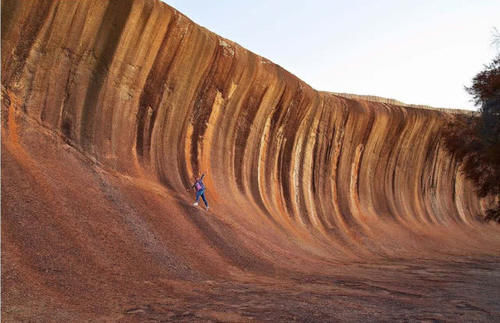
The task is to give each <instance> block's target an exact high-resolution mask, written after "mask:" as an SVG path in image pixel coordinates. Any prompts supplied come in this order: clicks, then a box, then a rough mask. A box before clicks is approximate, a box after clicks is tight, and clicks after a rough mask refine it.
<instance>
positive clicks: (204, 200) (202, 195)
mask: <svg viewBox="0 0 500 323" xmlns="http://www.w3.org/2000/svg"><path fill="white" fill-rule="evenodd" d="M200 196H201V198H202V199H203V202H205V205H206V206H208V203H207V199H206V198H205V189H201V190H199V191H198V192H196V202H198V200H199V199H200Z"/></svg>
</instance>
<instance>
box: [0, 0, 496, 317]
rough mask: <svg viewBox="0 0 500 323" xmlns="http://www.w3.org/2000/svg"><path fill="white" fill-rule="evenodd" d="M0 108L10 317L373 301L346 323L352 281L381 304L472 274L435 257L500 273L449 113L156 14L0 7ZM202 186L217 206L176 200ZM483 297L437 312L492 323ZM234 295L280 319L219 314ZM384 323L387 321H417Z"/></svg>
mask: <svg viewBox="0 0 500 323" xmlns="http://www.w3.org/2000/svg"><path fill="white" fill-rule="evenodd" d="M2 95H3V99H2V209H3V210H2V279H3V281H4V288H3V289H2V300H3V303H2V304H5V305H2V315H5V316H6V317H7V318H10V319H12V320H17V319H42V320H43V319H51V318H56V320H66V319H71V318H73V319H95V318H100V319H105V320H106V319H108V320H115V319H130V320H146V319H148V318H157V319H186V320H196V319H208V320H222V321H245V320H251V319H257V320H262V319H273V320H292V319H294V317H295V318H296V319H298V320H308V319H313V320H314V319H317V320H328V319H346V320H351V319H352V320H355V319H366V318H368V317H369V315H370V313H369V309H368V307H367V306H368V305H369V304H368V303H364V302H365V301H364V300H361V299H357V300H355V301H349V302H348V303H349V304H351V305H352V304H357V306H358V310H359V315H357V316H356V315H354V314H352V313H353V311H354V312H355V310H354V309H353V308H349V306H348V305H346V304H344V303H342V302H340V301H339V302H340V303H334V301H333V300H334V299H335V297H334V296H335V295H337V294H345V293H346V292H347V293H348V294H349V293H351V292H352V293H351V294H349V295H351V296H352V295H358V294H356V293H358V292H359V293H361V294H363V295H365V294H366V295H371V296H373V297H376V296H377V295H378V294H377V293H378V291H379V290H378V289H374V287H373V286H372V285H373V284H372V285H370V286H371V287H369V288H368V287H367V285H362V284H361V285H359V284H360V283H359V281H363V282H366V279H373V276H374V275H376V276H377V277H382V278H380V279H381V281H378V283H377V284H378V286H379V288H381V289H380V290H382V289H383V288H385V289H387V288H389V287H392V288H396V289H397V290H398V293H400V294H397V295H396V294H394V295H393V294H391V295H392V296H391V297H394V298H398V297H399V298H401V299H405V300H406V299H410V301H409V302H410V303H412V302H415V303H416V302H417V301H415V299H417V298H418V297H417V296H415V295H417V294H425V293H427V294H428V295H429V300H428V301H422V300H420V301H421V302H423V303H422V304H424V305H426V306H429V307H432V306H437V305H436V304H435V302H433V301H432V300H431V297H432V296H435V295H434V294H432V293H433V291H432V290H431V288H430V287H429V286H430V285H429V283H425V282H424V283H421V282H420V283H413V285H412V284H406V283H403V282H405V281H408V280H409V279H410V278H409V277H413V276H412V275H417V274H419V273H420V274H421V275H423V276H425V277H434V276H433V275H434V274H435V272H445V273H446V274H445V276H446V277H445V278H443V279H444V281H446V279H449V280H453V277H455V276H454V275H458V274H460V273H463V272H468V273H470V274H471V272H470V271H467V270H469V269H467V270H465V269H464V270H462V269H463V268H469V267H467V265H465V264H463V266H464V267H460V266H459V267H457V268H455V267H453V268H451V269H450V268H449V267H447V265H446V264H443V261H449V260H453V261H455V262H457V261H458V262H460V261H461V260H463V259H470V258H467V257H476V258H474V259H476V260H475V261H477V263H474V264H468V266H470V268H475V267H476V265H475V264H478V263H479V264H482V265H483V266H486V265H485V264H486V262H485V261H484V258H483V257H486V258H488V259H489V261H493V262H491V264H490V263H489V262H488V264H490V265H488V266H490V267H488V268H486V267H485V268H486V269H485V271H487V272H489V273H491V272H493V273H496V275H498V270H499V268H500V265H498V264H499V261H498V259H499V256H500V254H499V251H498V250H499V247H500V231H499V229H498V227H497V226H495V225H487V224H484V223H481V222H480V221H478V216H481V215H482V214H483V212H484V210H485V209H486V208H487V207H488V203H489V202H490V201H489V200H487V199H485V200H481V199H479V198H478V197H477V195H476V194H475V193H474V189H473V187H472V186H471V184H470V183H469V182H468V181H467V180H466V179H465V178H464V176H463V175H462V174H461V172H460V165H459V164H457V162H456V161H455V159H454V158H453V156H450V155H449V154H448V153H447V152H446V151H445V150H444V148H443V144H442V140H441V129H442V127H443V125H444V124H445V123H446V121H447V120H448V119H449V118H451V116H452V113H460V112H457V111H453V112H446V111H445V110H439V109H435V110H433V109H428V108H418V107H408V106H403V105H398V104H397V102H396V101H393V102H390V101H387V102H384V101H383V100H376V101H378V102H376V101H375V100H367V99H363V98H361V97H356V96H348V95H341V94H333V93H326V92H318V91H316V90H314V89H312V88H311V87H310V86H309V85H307V84H305V83H304V82H302V81H301V80H300V79H298V78H297V77H295V76H294V75H292V74H290V73H289V72H287V71H286V70H284V69H283V68H281V67H280V66H278V65H276V64H275V63H273V62H270V61H268V60H266V59H265V58H262V57H260V56H258V55H256V54H254V53H251V52H249V51H247V50H246V49H244V48H242V47H241V46H239V45H238V44H236V43H234V42H232V41H230V40H227V39H224V38H222V37H220V36H218V35H216V34H213V33H212V32H210V31H208V30H206V29H205V28H202V27H200V26H198V25H196V24H195V23H193V22H192V21H190V20H189V19H188V18H187V17H185V16H184V15H182V14H181V13H179V12H177V11H176V10H175V9H173V8H171V7H169V6H167V5H165V4H163V3H161V2H159V1H153V0H136V1H128V0H123V1H104V0H103V1H91V0H78V1H63V0H61V1H55V0H54V1H41V0H32V1H28V0H21V1H18V0H4V1H2ZM202 173H204V174H205V179H204V183H205V185H206V187H207V191H206V196H207V199H208V202H209V203H210V206H211V209H210V211H209V212H204V211H202V210H201V209H199V208H195V207H193V206H192V205H191V204H192V202H193V201H194V196H193V194H192V193H187V192H186V188H187V187H189V186H191V185H192V184H193V183H192V179H193V176H194V175H197V174H199V175H201V174H202ZM396 259H397V260H396ZM419 259H425V261H423V260H422V261H420V260H419ZM491 259H493V260H491ZM495 259H496V260H495ZM495 261H496V262H495ZM360 263H364V264H366V266H364V267H363V266H360V265H356V266H355V265H354V264H360ZM381 263H383V264H384V265H380V264H381ZM341 264H342V265H341ZM374 264H378V265H374ZM422 264H424V265H422ZM384 266H385V267H384ZM418 266H424V267H425V268H431V269H432V270H434V272H433V271H432V270H431V269H429V270H427V269H425V270H424V269H422V271H421V272H418V270H420V269H419V268H420V267H418ZM426 266H428V267H426ZM436 268H437V269H436ZM426 270H427V271H426ZM440 270H441V271H440ZM447 270H448V271H447ZM471 275H473V277H475V278H477V277H476V276H474V275H480V274H478V273H474V274H471ZM308 277H309V278H311V277H313V278H314V279H312V278H311V279H312V280H308ZM339 277H342V279H340V278H339ZM370 277H371V278H370ZM470 277H472V276H470ZM470 277H469V276H464V277H462V278H463V280H464V284H467V283H466V281H468V279H469V278H470ZM481 277H482V276H481ZM485 277H490V279H491V277H493V276H491V275H486V274H485ZM497 277H498V276H497ZM485 279H486V278H485ZM341 280H342V281H343V282H344V283H343V284H337V285H335V282H338V281H341ZM325 281H329V282H332V283H331V284H334V285H335V286H337V287H336V288H337V289H334V288H333V287H332V288H333V289H329V288H330V287H331V286H330V283H325ZM294 282H300V283H301V284H303V286H305V287H300V288H304V290H302V291H301V292H302V294H300V293H299V294H300V295H299V294H293V293H292V294H290V293H289V292H290V290H291V289H289V288H292V287H293V286H294V284H295V283H294ZM345 282H350V283H345ZM353 282H358V285H356V283H353ZM372 283H373V281H372ZM245 284H247V285H245ZM426 284H427V285H426ZM494 284H495V283H492V282H487V283H485V285H487V289H486V290H487V291H486V295H485V296H481V297H484V299H483V298H480V297H479V296H478V298H476V299H475V301H476V302H479V303H480V302H484V304H487V305H484V306H486V307H488V306H490V307H488V310H487V311H485V312H481V313H479V312H474V313H473V314H471V313H472V312H473V311H472V312H471V310H470V308H471V306H468V307H467V306H465V305H464V306H462V307H460V306H458V305H457V306H458V307H457V306H455V305H456V304H455V303H453V302H452V301H451V300H450V301H449V302H448V303H446V304H448V305H443V306H444V307H437V309H436V311H435V312H436V313H437V312H440V311H439V310H441V313H443V311H444V313H445V314H443V315H444V318H451V319H452V320H453V319H454V318H459V317H460V318H462V317H463V316H456V317H455V316H452V313H455V314H456V315H459V314H460V313H462V312H460V311H463V313H462V314H463V315H466V316H465V317H469V318H470V319H479V320H481V319H485V320H488V319H490V318H491V317H490V316H488V315H490V314H491V313H500V309H499V308H498V306H497V307H494V306H495V305H491V304H490V303H488V301H487V299H488V297H489V296H488V295H490V294H488V291H489V292H491V295H494V293H495V290H496V291H498V290H500V287H499V286H497V285H498V283H496V284H497V285H494ZM200 285H202V286H204V287H200V288H201V289H203V292H200V291H198V290H197V286H200ZM320 285H321V286H330V287H328V288H327V289H324V288H319V287H318V286H320ZM245 286H246V287H245ZM283 286H285V287H283ZM287 286H288V287H287ZM353 286H354V287H353ZM356 286H358V287H356ZM380 286H384V287H383V288H382V287H380ZM394 286H397V287H394ZM483 287H484V286H483ZM483 287H481V288H483ZM245 288H248V289H252V290H254V291H255V295H256V296H255V297H256V298H255V299H257V300H262V299H268V298H270V299H273V300H275V301H274V303H273V304H274V305H273V304H267V305H269V306H271V307H270V308H273V307H272V306H276V308H275V310H274V311H273V313H278V312H279V310H278V306H281V307H279V308H281V309H282V311H283V312H282V313H284V314H283V315H284V316H272V315H270V314H269V313H268V314H262V313H266V311H265V310H263V308H265V304H261V305H262V306H261V307H258V308H257V307H252V310H249V309H248V308H247V312H245V310H243V309H241V310H240V311H233V312H228V311H227V308H228V307H229V306H230V305H229V304H233V305H235V304H236V303H237V302H238V301H241V304H240V303H238V304H236V305H235V306H237V305H239V306H243V305H242V304H243V303H245V302H247V301H250V300H243V298H238V296H237V295H240V294H238V293H239V291H241V290H244V289H245ZM297 288H299V287H297ZM318 288H319V290H318ZM456 288H457V290H461V289H462V288H469V289H470V290H475V289H474V288H476V285H471V286H468V285H466V286H458V287H456ZM478 288H479V287H478ZM488 288H490V289H491V290H490V289H488ZM218 291H219V292H218ZM223 291H225V292H223ZM312 291H315V292H316V293H319V294H318V295H317V296H318V298H319V299H322V300H325V301H328V302H333V303H329V304H328V306H326V307H325V306H319V305H318V306H319V307H318V308H316V309H315V310H314V312H315V313H319V316H317V317H315V316H314V315H313V314H314V313H312V312H310V311H309V310H306V309H303V308H302V309H301V308H300V306H298V305H297V304H298V303H300V302H303V301H306V302H308V301H310V300H311V298H310V297H306V296H304V295H307V293H308V292H311V293H312ZM349 291H350V292H349ZM410 291H412V292H414V293H413V294H412V293H411V292H410ZM447 292H448V294H447V295H451V294H453V293H454V290H448V291H447ZM287 293H289V294H287ZM335 293H337V294H335ZM165 294H168V295H170V296H168V297H167V298H162V297H166V295H165ZM278 294H279V295H286V296H283V298H280V297H279V296H277V295H278ZM389 294H390V293H389ZM26 295H28V296H26ZM75 295H78V298H79V299H80V300H81V301H80V302H76V301H75V300H74V297H75ZM116 295H121V296H122V297H121V298H120V297H118V298H119V299H118V298H117V297H116ZM221 295H226V296H225V297H226V298H224V297H222V296H221ZM478 295H479V293H478ZM497 296H498V294H497ZM26 297H28V299H30V300H31V303H29V304H28V303H25V302H24V301H23V300H24V299H25V298H26ZM217 297H219V298H217ZM220 297H222V299H220ZM412 297H415V299H413V300H412ZM450 297H451V296H450ZM471 297H472V296H471ZM193 298H194V300H193ZM313 298H314V297H313ZM102 299H108V300H109V302H108V303H106V304H103V302H102V301H99V300H102ZM138 299H139V300H138ZM214 299H218V302H219V303H217V304H226V305H227V306H228V307H224V308H220V307H217V306H215V305H214V306H211V305H210V304H212V303H210V301H209V300H214ZM450 299H451V298H450ZM188 300H190V301H188ZM293 300H296V303H294V302H293ZM455 301H456V302H458V303H457V304H462V305H463V304H469V303H470V300H469V301H467V302H468V303H467V302H466V300H463V299H459V300H456V299H455ZM23 302H24V303H23ZM235 302H236V303H235ZM280 302H281V303H280ZM356 302H358V303H356ZM460 302H461V303H460ZM464 302H465V303H464ZM48 303H51V304H52V303H53V304H54V305H47V304H48ZM82 304H84V305H82ZM152 304H156V305H152ZM158 304H160V305H158ZM161 304H163V305H164V306H163V307H162V306H161ZM186 304H191V305H186ZM192 304H204V306H202V307H203V309H201V308H195V307H193V306H194V305H192ZM213 304H215V303H213ZM314 304H316V305H317V304H318V303H317V302H316V303H314ZM370 304H371V303H370ZM391 304H392V303H390V302H389V301H387V302H384V300H381V303H380V304H376V306H378V307H377V308H379V309H380V312H381V313H386V314H387V313H389V312H391V311H392V309H393V308H392V307H391V306H393V305H391ZM450 304H452V305H450ZM453 304H454V305H453ZM481 304H482V303H481ZM63 305H64V306H65V307H64V308H66V309H67V310H61V306H63ZM167 305H168V306H167ZM51 306H54V308H52V307H51ZM186 306H187V307H186ZM189 306H191V307H189ZM297 306H298V307H297ZM314 306H315V305H313V304H311V307H308V308H314ZM346 306H347V307H346ZM352 306H354V305H352ZM446 306H449V308H446ZM454 306H455V307H454ZM167 307H168V308H169V310H167V309H166V308H167ZM44 308H45V309H46V308H51V310H52V311H53V312H52V314H53V315H54V316H51V315H50V314H48V313H47V312H46V311H44V310H43V309H44ZM182 308H188V310H187V312H188V313H189V315H187V314H186V315H185V316H182V315H183V310H182ZM242 308H243V307H242ZM401 308H403V307H401ZM457 308H459V310H457ZM284 309H285V310H284ZM286 309H288V310H286ZM454 309H455V311H454ZM329 311H330V312H329ZM342 311H344V312H342ZM346 311H348V312H349V313H351V314H352V315H351V316H349V315H348V314H347V312H346ZM495 311H497V312H495ZM335 313H337V314H338V316H335V315H336V314H335ZM339 313H343V314H342V315H341V314H339ZM392 313H393V314H391V315H396V316H381V318H382V319H396V320H398V319H402V318H405V317H409V318H413V319H417V320H418V319H426V318H425V317H424V316H422V315H423V314H422V315H421V316H404V315H403V316H397V315H398V314H397V313H398V312H397V311H396V312H395V313H396V314H394V312H392ZM399 313H403V309H401V312H399ZM446 313H448V314H449V315H448V314H446ZM457 313H458V314H457ZM464 313H465V314H464ZM485 313H490V314H485ZM455 314H453V315H455ZM190 315H191V316H190ZM266 315H270V316H266ZM363 315H367V316H363ZM387 315H389V314H387ZM419 315H420V314H419ZM447 315H448V316H447ZM450 315H451V316H450ZM467 315H468V316H467ZM481 315H482V316H481ZM491 315H493V314H491ZM433 317H434V318H435V319H440V317H439V316H433ZM441 318H442V317H441Z"/></svg>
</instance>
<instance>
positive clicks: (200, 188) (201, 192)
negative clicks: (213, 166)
mask: <svg viewBox="0 0 500 323" xmlns="http://www.w3.org/2000/svg"><path fill="white" fill-rule="evenodd" d="M204 177H205V174H202V175H201V177H200V178H199V179H198V178H197V176H194V184H193V186H191V187H190V188H188V191H189V190H191V189H193V188H194V189H196V201H195V202H194V203H193V205H194V206H198V201H199V199H200V196H201V198H202V199H203V202H205V209H206V210H207V211H208V208H209V207H208V202H207V199H206V198H205V184H203V178H204Z"/></svg>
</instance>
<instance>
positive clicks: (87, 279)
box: [2, 120, 500, 322]
mask: <svg viewBox="0 0 500 323" xmlns="http://www.w3.org/2000/svg"><path fill="white" fill-rule="evenodd" d="M23 122H24V123H23ZM23 122H21V123H20V125H19V126H20V128H22V129H24V130H23V131H20V132H19V133H17V132H16V133H15V134H14V133H13V132H11V133H10V134H9V133H7V131H4V130H5V129H4V128H2V131H3V138H2V320H3V321H4V322H15V321H38V322H42V321H57V322H69V321H87V320H88V321H123V322H149V321H151V322H154V321H214V322H225V321H229V322H242V321H269V322H277V321H282V322H285V321H301V322H311V321H318V322H320V321H321V322H325V321H410V322H412V321H430V322H441V321H444V322H459V321H463V322H471V321H484V322H493V321H497V320H498V318H499V317H500V302H498V299H499V297H500V257H499V255H498V253H496V254H495V252H494V250H495V249H494V244H493V245H490V246H485V248H484V249H485V250H486V251H483V250H481V249H477V248H476V251H475V252H472V251H471V250H465V251H463V252H462V253H461V254H460V253H457V252H456V251H453V252H452V251H451V250H450V251H447V250H441V251H440V252H439V253H437V254H436V255H432V254H431V253H429V252H427V255H428V256H425V253H422V254H419V253H415V256H414V257H411V256H408V255H409V254H408V253H406V254H405V256H404V257H396V256H392V257H385V258H384V257H372V258H366V259H364V260H352V259H350V260H347V259H344V260H342V259H343V258H342V257H340V256H331V257H327V256H318V255H317V253H314V252H311V253H310V252H308V251H307V250H308V249H307V248H306V247H305V246H302V243H300V242H296V241H286V239H285V238H283V237H284V236H285V237H286V234H284V236H283V233H279V232H280V231H279V230H276V229H272V228H269V227H267V226H262V225H261V224H260V223H254V224H253V225H251V224H248V223H246V222H244V221H243V220H238V218H237V217H236V216H234V217H230V216H228V215H227V214H224V213H223V212H222V211H215V212H212V211H211V212H209V213H206V212H204V211H201V210H197V209H194V208H193V207H192V206H191V205H190V203H191V202H192V201H191V198H192V197H191V196H190V195H189V194H187V193H184V192H181V193H177V192H172V191H168V190H167V189H166V188H165V187H163V186H161V185H158V184H154V183H153V182H149V181H147V180H145V179H137V178H133V177H130V176H127V175H121V174H117V173H114V172H112V171H109V170H104V169H102V168H101V167H100V166H99V165H98V164H96V163H95V162H93V161H92V160H91V159H89V158H87V157H85V156H84V155H82V154H81V153H80V152H78V151H76V150H75V149H74V148H72V147H70V146H69V145H67V144H65V143H64V141H62V140H61V139H60V138H58V137H57V136H54V135H53V134H51V133H50V132H47V131H45V130H44V129H43V128H41V127H37V126H31V127H28V126H27V123H26V122H27V121H26V120H25V121H23ZM28 123H29V122H28ZM11 129H12V128H11ZM213 208H214V209H216V210H218V209H223V208H222V206H218V205H217V204H215V205H214V207H213ZM490 229H491V228H490ZM491 232H496V231H491ZM491 232H490V231H487V230H486V231H485V234H486V233H487V234H490V235H492V233H491ZM403 240H404V239H402V240H401V241H395V242H394V244H393V245H394V249H397V248H396V247H397V246H398V244H401V243H402V242H404V241H403ZM484 241H489V240H484ZM491 241H493V242H495V241H496V240H494V239H493V240H491ZM372 243H373V244H376V243H377V241H373V242H372ZM298 246H302V247H300V248H299V247H298ZM311 248H312V247H311ZM436 248H438V249H439V246H436ZM334 249H335V248H334V247H332V255H338V253H336V251H335V250H334ZM310 250H313V251H314V250H315V249H310ZM492 250H493V251H492ZM496 250H498V249H496Z"/></svg>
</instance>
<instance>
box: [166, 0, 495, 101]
mask: <svg viewBox="0 0 500 323" xmlns="http://www.w3.org/2000/svg"><path fill="white" fill-rule="evenodd" d="M163 1H164V2H166V3H168V4H169V5H171V6H172V7H174V8H176V9H177V10H179V11H180V12H182V13H183V14H185V15H186V16H188V17H189V18H191V19H192V20H193V21H194V22H196V23H197V24H199V25H201V26H204V27H206V28H208V29H209V30H211V31H213V32H215V33H217V34H219V35H221V36H222V37H225V38H228V39H230V40H232V41H234V42H237V43H239V44H240V45H241V46H243V47H245V48H247V49H249V50H251V51H253V52H255V53H256V54H258V55H261V56H264V57H266V58H268V59H270V60H272V61H273V62H274V63H276V64H278V65H280V66H282V67H283V68H285V69H286V70H288V71H290V72H291V73H293V74H295V75H297V76H298V77H299V78H301V79H302V80H303V81H305V82H307V83H308V84H310V85H311V86H312V87H314V88H315V89H317V90H321V91H332V92H346V93H353V94H366V95H376V96H382V97H388V98H393V99H397V100H399V101H403V102H405V103H409V104H425V105H431V106H435V107H448V108H464V109H476V108H475V107H474V105H473V103H472V101H471V97H470V96H469V94H467V92H466V91H465V90H464V87H465V86H469V85H470V84H471V80H472V78H473V77H474V75H475V74H477V73H478V72H479V71H480V70H481V69H482V68H483V65H485V64H489V63H490V62H491V60H492V59H493V57H494V56H495V55H496V54H497V53H498V50H497V49H496V48H495V47H494V46H492V45H491V42H492V30H493V28H494V27H497V28H499V29H500V1H499V0H480V1H473V0H421V1H409V0H378V1H372V0H351V1H347V0H346V1H333V0H308V1H303V0H300V1H299V0H272V1H270V0H267V1H266V0H252V1H234V0H217V1H206V0H163Z"/></svg>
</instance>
